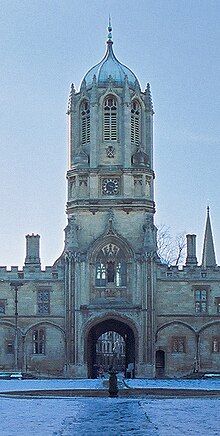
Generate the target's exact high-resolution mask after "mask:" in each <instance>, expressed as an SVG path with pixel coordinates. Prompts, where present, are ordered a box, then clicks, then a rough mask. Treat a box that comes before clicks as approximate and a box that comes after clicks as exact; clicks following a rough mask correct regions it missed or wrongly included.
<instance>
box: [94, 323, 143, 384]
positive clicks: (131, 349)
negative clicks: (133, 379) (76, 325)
mask: <svg viewBox="0 0 220 436" xmlns="http://www.w3.org/2000/svg"><path fill="white" fill-rule="evenodd" d="M108 332H109V333H111V332H115V333H117V334H118V335H119V340H120V337H121V338H122V340H121V343H122V342H123V344H124V348H123V353H124V360H123V362H124V368H123V369H124V371H126V369H127V368H128V367H129V368H131V367H134V365H135V338H134V332H133V330H132V329H131V327H129V326H128V325H127V324H125V323H124V322H122V321H118V320H116V319H107V320H104V321H101V322H99V323H98V324H96V325H94V326H93V327H92V328H91V330H90V331H89V334H88V339H87V344H86V348H87V353H86V354H87V364H88V377H89V378H96V377H97V369H98V365H99V363H100V360H99V359H100V356H99V353H98V352H97V351H98V347H97V342H98V341H100V338H101V337H102V335H104V334H105V333H108ZM109 336H110V334H109ZM105 337H108V335H105ZM113 348H115V351H113ZM113 348H112V352H113V353H114V354H115V355H114V360H113V365H114V366H116V368H115V369H117V364H118V361H120V362H121V361H122V359H120V358H119V359H117V352H118V350H117V345H116V347H115V344H114V347H113ZM118 357H119V356H118ZM129 364H130V366H129ZM132 375H133V376H134V374H132Z"/></svg>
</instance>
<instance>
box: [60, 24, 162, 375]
mask: <svg viewBox="0 0 220 436" xmlns="http://www.w3.org/2000/svg"><path fill="white" fill-rule="evenodd" d="M67 114H68V125H69V169H68V171H67V180H68V201H67V216H68V225H67V227H66V232H65V250H64V253H65V304H66V317H65V323H66V326H65V329H66V334H67V338H66V341H67V342H66V343H67V372H68V373H69V374H70V375H73V376H75V377H87V376H89V377H93V376H95V373H94V367H95V364H96V343H97V340H98V338H99V337H100V336H101V335H102V334H103V333H106V332H108V331H114V332H116V333H118V334H120V335H121V336H122V337H123V339H124V341H125V349H126V355H125V361H126V367H128V366H129V365H130V368H134V370H135V375H136V376H141V375H142V374H143V375H144V376H145V377H146V375H147V376H149V377H152V376H153V375H154V352H153V342H154V340H153V338H154V336H155V332H154V329H155V321H154V316H155V315H154V314H155V307H154V305H155V303H154V301H155V295H154V294H155V259H156V255H155V253H156V231H155V227H154V221H153V217H154V212H155V206H154V189H153V181H154V172H153V114H154V112H153V106H152V99H151V92H150V85H149V84H148V85H147V87H146V89H145V91H144V92H143V91H141V87H140V84H139V82H138V79H137V77H136V76H135V74H134V73H133V72H132V71H131V70H130V69H129V68H128V67H126V66H125V65H123V64H122V63H121V62H119V61H118V59H117V58H116V56H115V54H114V51H113V41H112V28H111V23H110V22H109V27H108V39H107V48H106V53H105V56H104V57H103V59H102V60H101V61H100V62H99V63H98V64H97V65H95V66H94V67H92V68H91V69H90V70H89V71H88V72H87V74H86V75H85V77H84V79H83V80H82V83H81V87H80V90H79V92H76V91H75V89H74V86H73V85H72V86H71V92H70V96H69V101H68V111H67Z"/></svg>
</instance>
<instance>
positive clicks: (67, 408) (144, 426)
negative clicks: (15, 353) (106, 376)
mask: <svg viewBox="0 0 220 436" xmlns="http://www.w3.org/2000/svg"><path fill="white" fill-rule="evenodd" d="M126 382H128V384H129V385H133V386H136V387H139V386H140V385H141V386H142V387H146V386H147V387H161V388H162V387H171V388H172V387H173V388H174V389H175V387H181V388H183V387H188V388H192V387H195V388H204V389H220V382H219V380H138V379H135V380H126ZM133 386H132V387H133ZM62 388H63V389H68V388H70V389H72V388H77V389H80V388H81V389H86V388H89V389H100V388H101V389H102V388H103V382H102V380H100V379H97V380H0V391H1V392H6V391H9V390H10V391H14V390H22V389H23V390H27V389H62ZM5 395H6V394H5ZM219 408H220V398H193V399H192V398H177V399H175V398H166V399H133V398H131V399H127V398H126V399H125V398H74V397H73V398H59V397H54V398H39V397H38V398H36V397H35V398H9V397H7V396H5V397H0V411H1V415H0V416H1V421H0V435H1V436H30V435H31V436H75V435H76V436H91V435H92V436H93V435H94V436H96V435H98V436H124V435H125V436H126V435H132V436H145V435H147V436H183V435H187V436H188V435H191V436H197V435H198V436H217V435H220V430H219V429H220V415H219Z"/></svg>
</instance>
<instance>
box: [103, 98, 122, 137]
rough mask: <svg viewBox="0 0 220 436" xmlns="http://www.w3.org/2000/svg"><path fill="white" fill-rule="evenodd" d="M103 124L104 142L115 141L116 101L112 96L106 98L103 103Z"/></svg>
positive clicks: (116, 132)
mask: <svg viewBox="0 0 220 436" xmlns="http://www.w3.org/2000/svg"><path fill="white" fill-rule="evenodd" d="M103 124H104V128H103V136H104V141H117V139H118V126H117V100H116V98H115V97H113V96H112V95H109V96H108V97H106V99H105V101H104V114H103Z"/></svg>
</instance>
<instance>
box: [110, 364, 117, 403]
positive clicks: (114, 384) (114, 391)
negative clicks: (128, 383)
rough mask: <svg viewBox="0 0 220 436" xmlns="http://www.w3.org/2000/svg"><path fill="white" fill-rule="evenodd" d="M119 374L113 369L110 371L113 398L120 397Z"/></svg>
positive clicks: (111, 395)
mask: <svg viewBox="0 0 220 436" xmlns="http://www.w3.org/2000/svg"><path fill="white" fill-rule="evenodd" d="M116 374H117V372H116V371H115V370H114V369H113V370H111V371H109V389H108V391H109V396H110V397H112V398H117V397H118V380H117V375H116Z"/></svg>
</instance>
